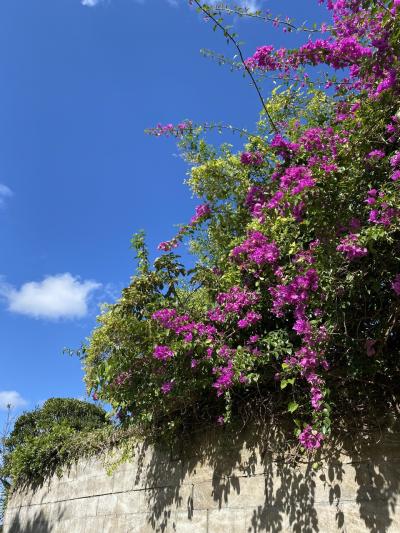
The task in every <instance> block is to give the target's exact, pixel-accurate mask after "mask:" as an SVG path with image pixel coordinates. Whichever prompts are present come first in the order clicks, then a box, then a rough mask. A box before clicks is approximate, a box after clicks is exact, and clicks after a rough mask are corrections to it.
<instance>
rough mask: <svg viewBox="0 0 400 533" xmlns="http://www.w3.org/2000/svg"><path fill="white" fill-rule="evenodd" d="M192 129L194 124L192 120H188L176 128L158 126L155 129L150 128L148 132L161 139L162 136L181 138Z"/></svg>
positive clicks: (172, 126)
mask: <svg viewBox="0 0 400 533" xmlns="http://www.w3.org/2000/svg"><path fill="white" fill-rule="evenodd" d="M190 129H192V123H191V122H190V120H186V121H184V122H180V123H179V124H177V125H176V126H174V125H173V124H164V125H163V124H157V126H156V127H155V128H150V129H148V130H147V132H148V133H150V135H155V136H156V137H160V136H161V135H164V136H167V137H168V136H172V137H181V136H182V135H183V133H185V132H187V131H188V130H190Z"/></svg>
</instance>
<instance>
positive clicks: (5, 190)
mask: <svg viewBox="0 0 400 533" xmlns="http://www.w3.org/2000/svg"><path fill="white" fill-rule="evenodd" d="M13 194H14V193H13V192H12V190H11V189H10V187H7V185H4V184H3V183H0V207H2V206H3V205H4V203H5V200H6V198H10V196H13Z"/></svg>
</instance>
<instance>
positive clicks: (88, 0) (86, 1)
mask: <svg viewBox="0 0 400 533" xmlns="http://www.w3.org/2000/svg"><path fill="white" fill-rule="evenodd" d="M100 1H101V0H82V1H81V4H82V5H83V6H86V7H94V6H97V4H98V3H100Z"/></svg>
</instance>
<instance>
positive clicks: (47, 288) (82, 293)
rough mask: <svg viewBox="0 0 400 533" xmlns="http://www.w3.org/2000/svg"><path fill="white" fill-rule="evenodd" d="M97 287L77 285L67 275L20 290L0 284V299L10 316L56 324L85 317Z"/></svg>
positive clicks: (50, 278) (86, 284)
mask: <svg viewBox="0 0 400 533" xmlns="http://www.w3.org/2000/svg"><path fill="white" fill-rule="evenodd" d="M100 287H101V284H100V283H96V282H95V281H91V280H87V281H80V279H79V278H77V277H74V276H72V275H71V274H70V273H69V272H67V273H65V274H57V275H55V276H47V277H46V278H44V280H43V281H30V282H28V283H24V284H23V285H22V286H21V287H20V288H19V289H16V288H15V287H12V286H11V285H8V284H6V283H4V282H3V283H0V295H2V296H3V297H5V298H6V300H7V301H8V310H9V311H12V312H13V313H19V314H22V315H27V316H31V317H34V318H48V319H52V320H57V319H60V318H82V317H84V316H85V315H87V313H88V301H89V299H90V296H91V294H92V292H93V291H94V290H95V289H98V288H100Z"/></svg>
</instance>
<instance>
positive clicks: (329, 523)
mask: <svg viewBox="0 0 400 533" xmlns="http://www.w3.org/2000/svg"><path fill="white" fill-rule="evenodd" d="M204 438H205V437H204ZM207 438H208V437H207ZM213 438H214V437H210V438H208V441H207V444H206V445H204V446H203V447H202V446H199V445H198V443H196V445H194V446H193V449H194V450H195V451H193V450H191V451H189V453H183V451H181V452H179V451H178V452H177V451H176V450H175V451H174V452H171V451H166V450H162V451H156V450H154V449H152V448H146V447H145V446H138V448H137V453H136V455H135V457H134V459H132V460H131V461H130V462H127V463H123V464H121V465H119V466H118V467H116V468H115V469H114V470H113V474H112V475H108V474H107V473H106V471H105V468H104V465H103V463H102V461H101V460H100V459H95V458H91V459H85V460H83V459H82V460H81V461H79V462H78V463H77V464H75V465H73V466H72V467H71V468H70V469H69V470H68V471H65V472H64V474H63V475H62V476H61V478H57V477H56V476H55V477H53V478H52V479H50V480H48V481H47V482H46V483H45V484H44V485H43V486H42V487H38V488H36V490H33V489H32V490H29V489H26V490H23V491H18V492H16V493H15V494H14V495H12V497H11V498H10V501H9V504H8V509H7V513H6V517H5V527H4V533H50V532H51V533H66V532H68V533H102V532H110V533H154V532H160V533H169V532H174V533H203V532H204V533H239V532H240V533H257V532H261V531H268V532H271V533H275V532H294V533H312V532H319V533H331V532H332V533H333V532H335V533H337V532H343V533H358V532H360V533H364V532H371V533H381V532H385V533H386V532H388V533H398V532H400V503H399V496H400V448H399V446H396V445H395V443H396V442H398V438H394V436H393V435H391V440H390V441H389V442H388V443H386V442H385V441H381V445H380V446H378V445H376V444H373V445H372V446H364V444H363V445H362V446H361V445H360V446H359V447H357V448H356V449H355V450H354V451H353V450H352V449H351V447H348V448H347V450H348V452H347V453H345V452H343V451H341V452H340V453H336V452H334V451H333V452H332V453H331V454H329V453H327V454H326V458H325V459H322V467H321V468H320V469H319V470H317V471H315V470H314V469H313V468H312V463H311V462H310V463H308V462H307V460H303V462H300V463H297V464H296V465H291V463H290V462H289V461H288V460H286V459H285V458H284V457H282V456H279V457H278V456H274V455H272V454H269V455H266V454H265V453H262V452H260V446H259V445H258V444H257V443H256V444H253V445H252V444H251V441H250V439H248V440H246V439H244V440H242V441H240V440H239V439H238V440H236V441H234V442H228V443H227V445H226V446H225V447H224V445H223V442H220V441H218V442H215V443H214V442H213ZM214 444H215V445H214ZM196 450H197V453H196ZM113 460H115V461H117V460H118V456H116V457H114V458H113Z"/></svg>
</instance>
